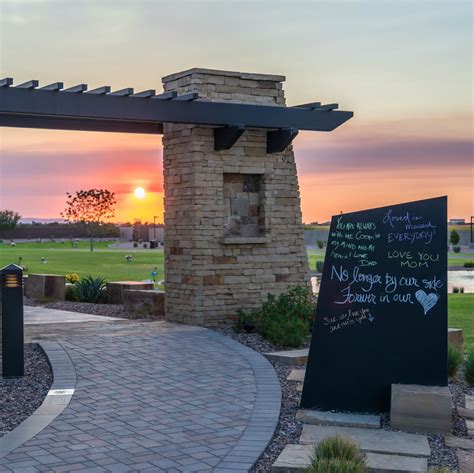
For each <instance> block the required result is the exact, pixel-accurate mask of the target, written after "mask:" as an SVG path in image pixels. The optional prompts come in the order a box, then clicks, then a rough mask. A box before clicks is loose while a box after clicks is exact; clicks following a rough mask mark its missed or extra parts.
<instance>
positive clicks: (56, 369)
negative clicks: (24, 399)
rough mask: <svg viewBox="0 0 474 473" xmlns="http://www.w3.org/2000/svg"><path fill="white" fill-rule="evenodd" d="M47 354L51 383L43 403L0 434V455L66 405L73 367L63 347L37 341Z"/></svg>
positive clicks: (73, 378)
mask: <svg viewBox="0 0 474 473" xmlns="http://www.w3.org/2000/svg"><path fill="white" fill-rule="evenodd" d="M37 343H38V345H39V346H40V347H41V349H42V350H43V351H44V353H45V354H46V356H47V358H48V362H49V365H50V366H51V371H52V374H53V384H52V385H51V388H50V390H49V391H48V394H47V395H46V397H45V399H44V401H43V403H42V404H41V406H40V407H38V409H36V411H34V412H33V414H31V415H30V416H29V417H28V418H26V419H25V420H24V421H23V422H22V423H21V424H20V425H18V426H17V427H15V428H14V429H13V430H12V431H10V432H8V434H5V435H4V436H3V437H1V438H0V458H3V457H5V456H6V455H8V454H9V453H10V452H12V451H13V450H15V449H16V448H18V447H20V446H21V445H23V444H24V443H25V442H27V441H28V440H30V439H31V438H33V437H34V436H35V435H37V434H39V433H40V432H41V431H42V430H43V429H44V428H45V427H47V426H48V425H49V424H50V423H51V422H52V421H53V420H54V419H56V417H58V416H59V414H61V412H63V410H64V409H66V407H67V406H68V404H69V402H70V401H71V399H72V396H73V395H74V389H75V387H76V379H77V378H76V370H75V368H74V365H73V364H72V361H71V359H70V358H69V355H68V354H67V352H66V350H65V349H64V348H63V347H62V346H61V345H60V344H59V343H57V342H46V341H41V342H37Z"/></svg>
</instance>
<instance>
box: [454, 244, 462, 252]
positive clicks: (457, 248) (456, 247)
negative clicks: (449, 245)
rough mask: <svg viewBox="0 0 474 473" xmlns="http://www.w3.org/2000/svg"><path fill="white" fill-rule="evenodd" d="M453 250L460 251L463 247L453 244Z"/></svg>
mask: <svg viewBox="0 0 474 473" xmlns="http://www.w3.org/2000/svg"><path fill="white" fill-rule="evenodd" d="M453 251H454V252H455V253H460V251H461V247H460V246H459V245H453Z"/></svg>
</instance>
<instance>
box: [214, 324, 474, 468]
mask: <svg viewBox="0 0 474 473" xmlns="http://www.w3.org/2000/svg"><path fill="white" fill-rule="evenodd" d="M217 331H218V332H220V333H222V334H223V335H227V336H228V337H231V338H233V339H234V340H237V341H239V342H240V343H242V344H243V345H246V346H248V347H249V348H252V349H253V350H255V351H258V352H260V353H265V352H272V351H278V350H281V348H279V347H276V346H274V345H273V344H271V343H270V342H268V341H267V340H265V339H264V338H262V337H261V336H260V335H258V334H247V333H236V332H235V331H234V330H233V329H218V330H217ZM271 364H272V365H273V367H274V369H275V371H276V373H277V375H278V379H279V381H280V384H281V388H282V408H281V412H280V419H279V422H278V426H277V429H276V431H275V434H274V436H273V439H272V441H271V443H270V444H269V445H268V447H267V448H266V450H265V451H264V453H263V454H262V456H261V457H260V458H259V460H258V462H257V463H256V464H255V466H254V468H253V469H252V472H255V473H262V472H268V471H270V470H271V465H272V464H273V462H274V461H275V460H276V459H277V457H278V455H279V454H280V453H281V451H282V450H283V449H284V448H285V446H286V445H288V444H297V443H298V441H299V436H300V434H301V428H302V423H301V422H298V421H296V419H295V417H296V411H297V410H298V408H299V403H300V398H301V393H300V392H298V391H297V389H296V387H297V385H298V383H296V382H294V381H288V380H287V377H288V375H289V373H290V371H291V370H292V369H293V368H301V367H300V366H288V365H285V364H282V363H277V362H271ZM450 381H451V382H450V383H449V389H450V391H451V393H452V395H453V403H454V406H455V407H464V406H465V395H466V394H471V395H472V394H474V388H471V387H469V386H467V385H466V384H465V383H464V381H463V379H462V377H456V378H453V379H451V380H450ZM381 419H382V428H383V429H384V430H391V428H390V418H389V414H388V413H385V414H382V416H381ZM452 435H455V436H457V437H467V429H466V423H465V421H464V419H463V418H462V417H460V416H459V415H458V413H457V409H454V410H453V429H452ZM428 442H429V444H430V447H431V456H430V457H429V459H428V465H429V467H430V468H432V467H445V468H449V469H450V470H451V471H454V472H456V471H458V469H457V468H458V463H457V458H456V449H454V448H450V447H447V446H446V445H445V442H444V436H443V435H441V434H434V435H428Z"/></svg>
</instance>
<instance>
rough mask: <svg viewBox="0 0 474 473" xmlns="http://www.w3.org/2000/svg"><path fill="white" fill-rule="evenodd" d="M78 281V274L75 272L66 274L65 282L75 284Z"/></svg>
mask: <svg viewBox="0 0 474 473" xmlns="http://www.w3.org/2000/svg"><path fill="white" fill-rule="evenodd" d="M77 281H79V275H78V274H77V273H71V274H66V282H69V283H71V284H76V283H77Z"/></svg>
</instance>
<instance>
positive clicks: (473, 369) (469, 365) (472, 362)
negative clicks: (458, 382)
mask: <svg viewBox="0 0 474 473" xmlns="http://www.w3.org/2000/svg"><path fill="white" fill-rule="evenodd" d="M464 379H465V380H466V382H467V384H469V385H470V386H474V350H471V351H470V352H469V353H468V355H467V357H466V361H465V362H464Z"/></svg>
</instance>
